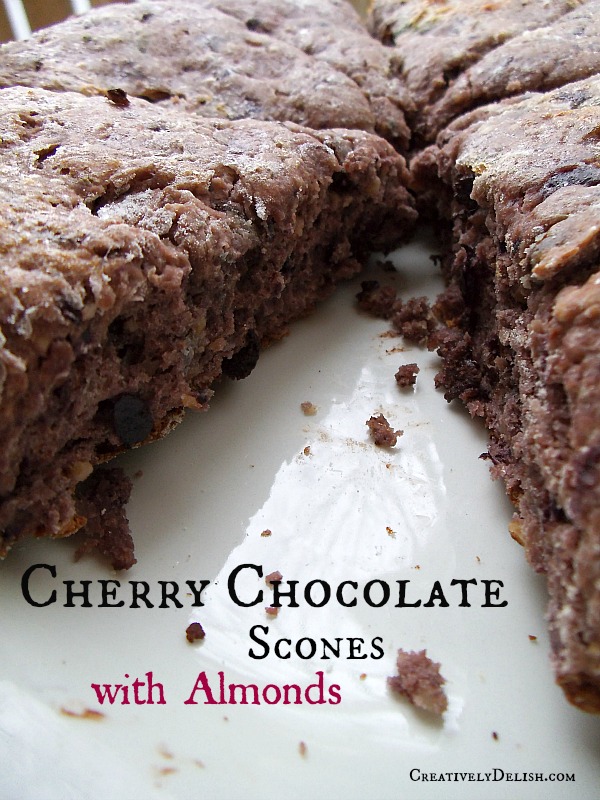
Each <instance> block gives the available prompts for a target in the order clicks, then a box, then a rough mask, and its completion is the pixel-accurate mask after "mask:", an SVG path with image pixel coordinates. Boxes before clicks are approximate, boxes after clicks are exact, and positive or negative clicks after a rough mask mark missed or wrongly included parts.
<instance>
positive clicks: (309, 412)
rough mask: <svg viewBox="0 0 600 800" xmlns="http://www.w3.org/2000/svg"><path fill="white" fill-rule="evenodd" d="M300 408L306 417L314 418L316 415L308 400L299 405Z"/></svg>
mask: <svg viewBox="0 0 600 800" xmlns="http://www.w3.org/2000/svg"><path fill="white" fill-rule="evenodd" d="M300 408H301V409H302V413H303V414H304V415H305V416H306V417H314V416H315V414H316V413H317V407H316V405H315V404H314V403H311V402H310V401H309V400H305V401H304V403H300Z"/></svg>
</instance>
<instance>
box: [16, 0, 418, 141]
mask: <svg viewBox="0 0 600 800" xmlns="http://www.w3.org/2000/svg"><path fill="white" fill-rule="evenodd" d="M272 5H273V6H274V7H276V6H277V4H272ZM327 12H328V13H327ZM333 12H335V13H333ZM332 17H334V18H335V19H336V21H337V22H336V28H335V33H336V35H338V36H340V37H345V39H344V41H347V40H348V39H349V37H353V39H356V37H357V36H359V38H362V40H364V41H365V42H366V43H367V44H368V47H369V51H370V52H371V61H372V62H375V61H377V60H379V62H385V64H387V63H388V50H387V48H385V47H383V46H382V45H381V44H380V43H379V42H377V41H375V40H373V39H372V37H371V36H370V35H369V33H368V32H367V30H366V28H365V27H364V25H362V23H361V22H360V20H359V19H358V17H357V16H356V15H355V13H354V11H353V9H352V8H351V6H349V5H348V4H347V3H345V2H344V3H343V4H334V5H332V6H331V7H330V4H329V3H327V2H325V3H320V4H319V7H318V8H317V6H316V5H315V6H314V7H313V8H312V13H311V16H310V19H309V18H308V17H307V18H306V19H305V30H307V31H310V30H312V29H315V30H317V31H318V30H320V27H321V26H322V25H323V24H326V23H325V21H327V23H328V21H329V20H330V19H331V18H332ZM324 20H325V21H324ZM354 45H355V46H356V42H354ZM338 60H340V59H338ZM378 69H379V70H381V69H382V67H381V64H380V63H377V64H374V65H371V64H365V62H364V61H363V70H362V72H363V74H364V75H365V76H366V77H365V81H363V83H367V84H368V83H369V80H370V76H371V75H373V76H374V77H373V80H379V83H380V84H381V83H382V76H381V74H380V72H378V71H377V70H378ZM385 77H386V79H387V76H385ZM15 85H22V86H31V87H41V88H45V89H51V90H70V91H77V92H83V93H84V94H103V93H105V92H106V91H107V90H109V89H120V90H123V91H124V92H126V94H128V95H130V96H133V97H139V98H142V99H145V100H147V101H148V102H151V103H159V104H166V105H169V106H171V107H174V108H177V109H180V110H185V111H188V112H192V113H194V114H199V115H201V116H204V117H211V118H218V117H222V118H224V119H246V118H252V119H266V120H279V121H288V120H290V121H292V122H296V123H298V124H301V125H306V126H308V127H311V128H331V127H343V128H358V129H361V130H367V131H378V132H384V133H386V134H387V135H388V138H389V139H390V140H392V141H394V143H395V144H396V145H397V146H399V147H400V148H402V147H403V146H404V147H405V146H406V144H407V142H408V128H407V127H406V124H405V122H404V114H403V110H402V108H401V98H400V99H396V95H397V94H398V92H395V91H391V89H392V88H393V87H390V89H387V88H386V91H387V92H388V94H391V95H393V96H394V100H393V101H391V100H390V101H388V102H387V104H384V103H383V101H379V100H377V101H372V100H371V97H370V94H369V92H368V91H367V90H366V89H365V88H364V87H363V85H362V84H360V83H358V82H357V81H356V80H353V79H352V78H351V77H349V76H348V75H347V74H345V72H344V71H343V70H342V69H340V68H339V64H338V63H333V62H332V61H331V60H327V59H323V58H316V57H314V56H313V55H312V54H311V53H310V51H307V52H305V51H304V50H303V49H301V48H300V47H299V46H298V45H297V44H295V43H294V42H293V41H290V40H289V39H288V38H286V37H285V36H278V35H276V34H274V33H269V34H266V33H265V31H264V30H263V29H262V26H261V25H259V24H253V21H252V20H242V19H238V18H237V17H236V16H234V15H233V14H232V13H229V6H228V4H223V7H222V9H220V8H219V7H217V5H216V4H212V3H203V2H199V1H197V2H188V0H154V1H153V2H150V1H149V0H145V1H144V2H136V3H132V4H125V5H123V4H111V5H107V6H104V7H102V8H97V9H93V10H92V11H91V12H89V13H88V14H84V15H82V16H80V17H73V18H71V19H68V20H66V21H65V22H62V23H60V24H58V25H54V26H52V27H50V28H47V29H45V30H42V31H39V32H37V33H36V34H34V35H33V36H32V37H31V38H29V39H27V40H26V41H24V42H11V43H9V44H7V45H4V46H2V47H0V86H4V87H7V86H15Z"/></svg>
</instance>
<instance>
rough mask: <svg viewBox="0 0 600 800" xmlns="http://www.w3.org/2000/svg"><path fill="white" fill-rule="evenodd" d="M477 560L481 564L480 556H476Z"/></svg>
mask: <svg viewBox="0 0 600 800" xmlns="http://www.w3.org/2000/svg"><path fill="white" fill-rule="evenodd" d="M475 561H476V562H477V563H478V564H481V559H480V558H479V556H475Z"/></svg>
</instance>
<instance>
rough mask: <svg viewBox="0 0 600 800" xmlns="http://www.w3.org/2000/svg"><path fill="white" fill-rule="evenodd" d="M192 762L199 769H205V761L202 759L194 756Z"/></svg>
mask: <svg viewBox="0 0 600 800" xmlns="http://www.w3.org/2000/svg"><path fill="white" fill-rule="evenodd" d="M192 764H193V765H194V766H195V767H198V769H204V762H203V761H200V759H199V758H194V759H192Z"/></svg>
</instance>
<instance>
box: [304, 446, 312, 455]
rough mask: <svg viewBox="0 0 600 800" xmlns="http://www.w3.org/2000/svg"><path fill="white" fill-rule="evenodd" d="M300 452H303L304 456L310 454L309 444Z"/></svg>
mask: <svg viewBox="0 0 600 800" xmlns="http://www.w3.org/2000/svg"><path fill="white" fill-rule="evenodd" d="M302 452H303V453H304V455H305V456H309V455H310V445H307V446H306V447H305V448H304V450H303V451H302Z"/></svg>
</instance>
